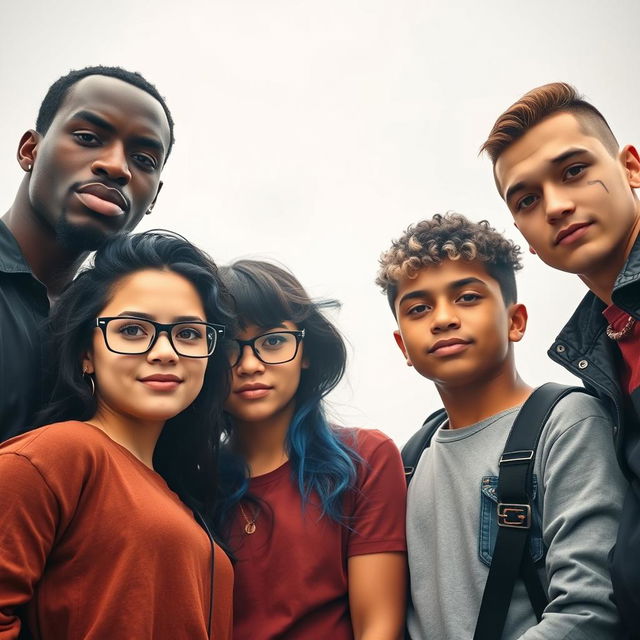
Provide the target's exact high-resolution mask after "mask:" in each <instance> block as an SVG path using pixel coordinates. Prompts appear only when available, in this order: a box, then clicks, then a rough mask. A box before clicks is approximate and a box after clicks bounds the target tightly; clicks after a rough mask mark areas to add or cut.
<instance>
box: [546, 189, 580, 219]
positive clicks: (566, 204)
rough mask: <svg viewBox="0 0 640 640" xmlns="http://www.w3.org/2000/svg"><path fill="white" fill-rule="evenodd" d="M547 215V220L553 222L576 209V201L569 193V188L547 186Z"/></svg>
mask: <svg viewBox="0 0 640 640" xmlns="http://www.w3.org/2000/svg"><path fill="white" fill-rule="evenodd" d="M544 200H545V215H546V218H547V221H548V222H550V223H551V224H553V223H554V222H556V221H558V220H561V219H562V218H564V217H565V216H567V215H571V214H572V213H573V212H574V211H575V208H576V206H575V203H574V202H573V200H572V199H571V198H570V197H569V195H568V194H567V189H566V188H565V189H563V188H559V187H556V186H547V187H546V188H545V191H544Z"/></svg>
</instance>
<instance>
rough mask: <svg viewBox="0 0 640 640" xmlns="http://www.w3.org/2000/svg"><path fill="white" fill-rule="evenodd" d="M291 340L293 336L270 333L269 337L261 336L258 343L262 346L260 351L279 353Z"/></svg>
mask: <svg viewBox="0 0 640 640" xmlns="http://www.w3.org/2000/svg"><path fill="white" fill-rule="evenodd" d="M290 339H291V336H290V335H289V334H288V333H268V334H267V335H264V336H261V337H260V340H259V341H258V342H259V344H260V349H266V350H268V351H277V350H278V349H280V348H281V347H282V346H283V345H285V344H286V343H287V342H289V340H290Z"/></svg>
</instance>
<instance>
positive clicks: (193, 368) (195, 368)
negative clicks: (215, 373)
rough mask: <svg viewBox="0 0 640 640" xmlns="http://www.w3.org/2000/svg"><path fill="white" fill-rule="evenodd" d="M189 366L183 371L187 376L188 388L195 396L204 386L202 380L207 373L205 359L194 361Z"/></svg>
mask: <svg viewBox="0 0 640 640" xmlns="http://www.w3.org/2000/svg"><path fill="white" fill-rule="evenodd" d="M189 364H190V366H188V367H185V369H186V370H187V372H188V374H189V382H190V383H191V385H190V386H191V387H192V389H193V390H194V391H195V395H196V396H197V395H198V394H199V393H200V391H201V390H202V385H203V384H204V378H205V375H206V372H207V361H206V360H205V359H202V360H194V361H193V363H189Z"/></svg>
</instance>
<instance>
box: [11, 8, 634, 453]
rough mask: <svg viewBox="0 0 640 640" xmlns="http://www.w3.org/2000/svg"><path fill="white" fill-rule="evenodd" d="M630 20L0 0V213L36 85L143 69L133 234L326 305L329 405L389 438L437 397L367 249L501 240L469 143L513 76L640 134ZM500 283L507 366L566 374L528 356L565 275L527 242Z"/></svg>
mask: <svg viewBox="0 0 640 640" xmlns="http://www.w3.org/2000/svg"><path fill="white" fill-rule="evenodd" d="M638 24H640V3H639V2H637V0H617V1H616V2H608V3H605V2H603V1H602V0H580V1H578V0H565V1H564V2H558V1H557V0H555V1H549V0H540V1H538V2H535V3H531V2H529V3H525V2H517V1H515V2H514V1H513V0H509V1H502V2H492V1H489V0H483V1H482V2H478V1H477V0H467V1H465V2H446V3H445V2H433V1H431V0H362V1H358V2H356V1H355V0H322V1H320V0H316V1H310V0H208V1H204V0H202V1H195V0H191V1H190V0H183V1H182V2H180V3H177V2H175V1H171V2H169V1H168V0H154V1H153V2H150V1H147V2H142V1H139V2H134V1H132V0H127V1H124V0H112V1H111V2H109V3H97V4H96V3H86V2H79V1H71V0H58V2H56V3H51V2H46V1H45V0H31V1H30V2H28V3H26V2H25V3H18V2H8V1H5V2H3V3H2V18H1V22H0V86H2V95H3V98H2V102H3V105H2V119H1V120H0V149H2V150H3V153H1V154H0V190H1V193H2V202H3V203H4V204H2V202H0V211H4V210H6V209H7V208H8V207H9V205H10V204H11V202H12V200H13V197H14V193H15V191H16V188H17V186H18V183H19V180H20V178H21V177H22V172H21V170H20V168H19V167H18V164H17V162H16V161H15V152H16V148H17V143H18V140H19V138H20V135H21V134H22V132H23V131H25V130H26V129H28V128H30V127H32V126H33V125H34V121H35V116H36V112H37V108H38V106H39V104H40V101H41V99H42V97H43V96H44V93H45V91H46V89H47V88H48V86H49V85H50V84H51V83H52V82H53V81H54V80H56V79H57V78H58V77H59V76H60V75H63V74H64V73H66V72H67V71H68V70H69V69H71V68H79V67H83V66H86V65H90V64H107V65H121V66H124V67H126V68H128V69H131V70H137V71H140V72H142V73H143V74H144V75H145V76H146V77H147V78H148V79H149V80H150V81H152V82H153V83H155V84H156V85H157V87H158V89H159V90H160V92H161V93H162V94H163V95H164V96H165V97H166V99H167V102H168V104H169V106H170V108H171V110H172V112H173V115H174V119H175V121H176V138H177V143H176V147H175V149H174V151H173V153H172V157H171V158H170V160H169V163H168V165H167V167H166V169H165V172H164V176H163V178H164V182H165V187H164V189H163V192H162V195H161V197H160V199H159V201H158V204H157V206H156V209H155V210H154V213H153V215H152V216H150V217H148V218H145V220H144V221H143V223H142V225H141V227H140V228H152V227H166V228H170V229H174V230H176V231H178V232H180V233H182V234H183V235H185V236H187V237H188V238H189V239H191V240H192V241H194V242H196V243H197V244H199V245H200V246H201V247H202V248H204V249H205V250H207V251H208V252H209V253H210V254H212V256H213V257H214V258H215V259H216V261H217V262H219V263H220V264H223V263H225V262H228V261H230V260H232V259H233V258H236V257H240V256H251V257H266V258H269V259H273V260H277V261H279V262H281V263H283V264H285V265H287V266H288V267H289V268H291V269H292V271H293V272H294V273H295V274H296V275H297V276H298V277H299V278H300V279H301V280H302V282H303V284H304V285H306V286H307V288H308V289H309V290H310V292H311V293H312V294H313V295H316V296H330V297H337V298H339V299H340V300H341V301H342V303H343V307H342V310H341V311H340V312H339V314H338V315H337V316H336V321H337V323H338V325H339V327H340V329H341V330H342V331H343V333H344V335H345V336H346V338H347V340H348V342H349V345H350V360H349V367H348V372H347V375H346V378H345V381H344V382H343V383H342V385H341V386H340V387H339V389H338V390H337V391H336V392H335V393H334V394H333V396H332V397H331V406H332V409H333V412H334V415H335V416H336V419H338V420H339V421H341V422H343V423H344V424H348V425H353V426H364V427H376V428H379V429H382V430H383V431H385V432H386V433H388V434H389V435H391V436H392V437H393V438H394V439H395V440H396V442H397V443H398V444H401V443H403V442H404V441H405V440H406V439H407V438H408V437H409V435H410V434H411V432H412V431H414V430H415V429H416V428H417V427H418V426H419V425H420V423H421V421H422V419H423V417H424V416H425V415H426V414H427V413H429V412H431V411H433V410H434V409H436V408H437V407H438V406H440V405H439V399H438V397H437V394H436V392H435V390H434V388H433V385H432V384H431V383H430V382H428V381H426V380H424V379H422V378H421V377H420V376H419V375H418V374H417V373H416V372H415V371H414V370H413V369H409V368H408V367H407V366H406V365H405V364H404V361H403V359H402V357H401V355H400V353H399V352H398V351H397V347H396V346H395V343H394V342H393V339H392V336H391V332H392V331H393V329H394V327H395V325H394V321H393V317H392V315H391V313H390V311H389V309H388V307H387V304H386V300H385V298H384V297H383V296H382V295H381V294H380V293H379V292H378V290H377V289H376V287H375V285H374V283H373V280H374V277H375V273H376V269H377V259H378V256H379V254H380V252H381V251H382V250H383V249H385V248H386V247H387V246H388V245H389V243H390V240H391V239H392V238H395V237H397V236H398V235H400V234H401V233H402V231H403V229H404V228H405V227H406V226H407V225H408V224H410V223H412V222H416V221H418V220H420V219H422V218H425V217H429V216H431V215H432V214H434V213H437V212H444V211H448V210H454V211H458V212H460V213H464V214H465V215H467V216H469V217H470V218H472V219H476V220H479V219H482V218H486V219H488V220H490V221H491V222H492V224H494V226H496V227H497V228H498V229H499V230H501V231H504V232H505V233H506V234H507V235H508V236H509V237H511V238H514V239H516V240H517V241H519V242H522V241H521V238H520V237H519V235H518V233H517V231H516V229H514V228H513V226H512V222H511V218H510V216H509V214H508V212H507V210H506V208H505V206H504V204H503V202H502V201H501V200H500V198H499V197H498V195H497V193H496V191H495V188H494V185H493V180H492V177H491V167H490V163H489V161H488V160H487V159H486V158H483V157H478V155H477V151H478V147H479V146H480V144H481V143H482V141H483V140H484V137H485V136H486V134H487V133H488V130H489V129H490V127H491V125H492V123H493V122H494V120H495V118H496V116H497V115H498V114H499V113H500V111H501V110H502V109H503V108H505V107H506V106H508V105H509V104H511V103H512V102H513V101H514V100H515V99H516V98H518V97H519V96H520V95H521V94H522V93H524V92H525V91H527V90H528V89H531V88H532V87H534V86H537V85H540V84H543V83H546V82H551V81H555V80H564V81H568V82H572V83H574V84H575V85H576V86H577V87H578V89H579V90H580V91H582V92H583V93H584V94H586V96H587V98H588V99H590V100H591V101H592V102H594V103H595V105H596V106H598V107H599V108H600V109H601V111H602V112H603V113H604V114H605V116H606V117H607V118H608V120H609V122H610V124H611V126H612V128H613V130H614V132H615V133H616V135H617V136H618V139H619V141H620V142H621V144H626V143H633V142H634V141H635V142H640V135H639V126H638V102H639V101H638V98H639V97H640V95H639V90H638V78H637V77H636V75H637V74H636V73H635V71H636V68H637V61H638V60H639V59H640V45H639V44H638V34H637V29H638ZM522 244H523V247H525V245H524V243H522ZM525 248H526V247H525ZM518 281H519V289H520V299H521V301H522V302H524V303H526V304H527V306H528V308H529V316H530V322H529V328H528V332H527V336H526V337H525V339H524V341H523V342H522V343H520V344H519V345H518V346H517V350H516V353H517V356H518V361H519V368H520V371H521V373H522V375H523V377H524V378H525V379H526V380H527V381H528V382H529V383H531V384H540V383H542V382H544V381H546V380H549V379H554V380H557V381H571V380H572V378H571V376H569V375H568V374H566V373H565V372H564V370H562V369H561V368H560V367H558V366H556V365H555V364H553V363H552V362H551V361H550V360H549V359H548V358H547V356H546V349H547V347H548V345H549V344H550V342H551V341H552V340H553V338H554V337H555V335H556V334H557V333H558V331H559V330H560V328H561V327H562V325H563V324H564V322H565V321H566V319H567V318H568V317H569V315H570V313H571V311H572V310H573V308H574V307H575V305H576V304H577V302H578V301H579V299H580V298H581V297H582V295H583V294H584V291H585V290H584V288H583V286H582V285H581V283H580V282H579V281H578V280H577V278H575V277H573V276H569V275H566V274H561V273H559V272H556V271H552V270H551V269H549V268H547V267H545V266H544V265H542V264H541V263H540V262H539V261H538V260H537V258H535V257H533V256H530V255H529V254H528V253H527V254H526V255H525V269H524V271H522V272H521V273H520V275H519V276H518Z"/></svg>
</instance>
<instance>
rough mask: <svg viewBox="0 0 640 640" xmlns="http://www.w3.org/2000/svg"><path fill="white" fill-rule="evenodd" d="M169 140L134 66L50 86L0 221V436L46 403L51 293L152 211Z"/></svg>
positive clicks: (93, 71) (22, 147)
mask: <svg viewBox="0 0 640 640" xmlns="http://www.w3.org/2000/svg"><path fill="white" fill-rule="evenodd" d="M173 139H174V138H173V119H172V117H171V113H170V112H169V109H168V107H167V105H166V103H165V101H164V99H163V98H162V96H161V95H160V94H159V93H158V91H157V89H156V88H155V87H154V86H153V85H152V84H150V83H149V82H148V81H147V80H145V79H144V78H143V77H142V76H141V75H140V74H138V73H133V72H130V71H126V70H125V69H121V68H120V67H104V66H96V67H87V68H85V69H81V70H77V71H71V72H70V73H68V74H67V75H65V76H63V77H61V78H59V79H58V80H57V81H56V82H54V83H53V85H51V87H50V88H49V90H48V92H47V94H46V96H45V98H44V100H43V101H42V104H41V105H40V109H39V112H38V117H37V122H36V128H35V129H29V130H28V131H27V132H26V133H24V134H23V136H22V137H21V139H20V142H19V144H18V153H17V159H18V164H19V165H20V168H21V169H22V170H23V171H24V174H25V175H24V178H23V179H22V182H21V183H20V186H19V188H18V192H17V194H16V196H15V199H14V201H13V204H12V205H11V207H10V208H9V210H8V211H7V212H6V214H5V215H4V216H3V218H2V220H1V221H0V389H1V390H2V391H1V392H0V440H4V439H6V438H8V437H10V436H12V435H15V434H16V433H18V432H19V431H22V430H24V429H26V428H29V427H30V426H32V424H31V420H32V417H33V415H34V413H35V412H36V411H37V410H38V409H39V408H40V405H41V403H42V402H43V397H42V396H43V384H42V379H41V376H42V372H43V369H44V365H45V363H44V361H43V360H44V358H43V354H42V341H43V337H42V336H41V327H42V325H43V323H44V321H45V320H46V318H47V316H48V313H49V304H50V302H51V301H53V300H55V299H56V298H57V296H58V295H59V293H60V292H61V291H62V289H63V288H64V287H65V286H66V285H67V284H68V283H69V282H70V281H71V279H72V278H73V276H74V274H75V273H76V271H77V269H78V267H79V266H80V264H81V263H82V262H83V261H84V259H85V258H86V256H87V254H88V252H89V251H91V250H94V249H97V248H98V247H99V246H100V244H101V243H102V242H103V241H104V240H105V239H106V238H108V237H110V236H112V235H114V234H116V233H121V232H128V231H131V230H132V229H133V228H134V227H135V226H136V225H137V224H138V222H140V219H141V218H142V216H143V215H144V214H145V213H151V210H152V208H153V205H154V203H155V201H156V198H157V196H158V193H159V191H160V188H161V187H162V182H161V181H160V173H161V171H162V168H163V166H164V164H165V161H166V159H167V157H168V155H169V152H170V151H171V147H172V145H173ZM78 366H80V365H79V364H78Z"/></svg>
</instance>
